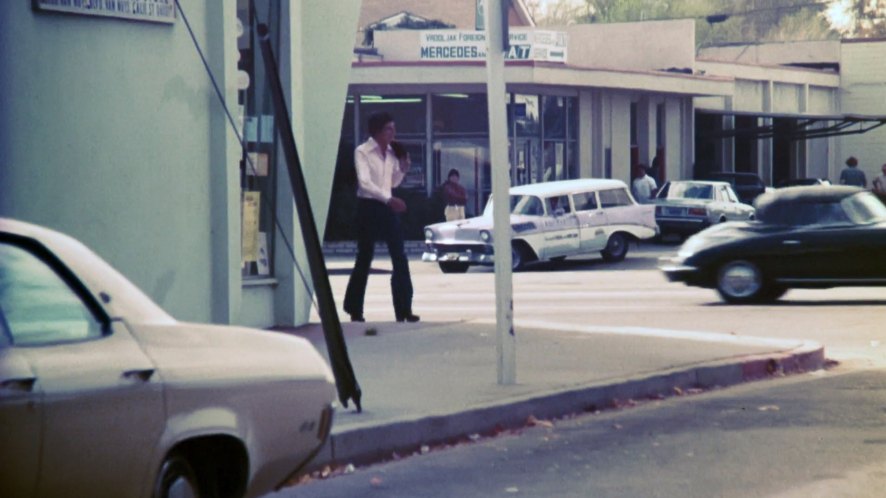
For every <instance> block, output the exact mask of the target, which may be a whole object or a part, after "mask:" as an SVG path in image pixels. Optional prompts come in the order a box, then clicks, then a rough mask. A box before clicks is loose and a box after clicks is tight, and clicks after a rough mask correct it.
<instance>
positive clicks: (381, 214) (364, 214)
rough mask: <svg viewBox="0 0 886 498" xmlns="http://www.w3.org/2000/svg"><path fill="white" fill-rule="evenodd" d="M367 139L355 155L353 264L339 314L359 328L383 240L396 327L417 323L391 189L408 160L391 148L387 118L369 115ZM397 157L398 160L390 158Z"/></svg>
mask: <svg viewBox="0 0 886 498" xmlns="http://www.w3.org/2000/svg"><path fill="white" fill-rule="evenodd" d="M368 128H369V135H370V137H369V139H367V140H366V142H364V143H362V144H360V145H359V146H358V147H357V149H356V151H354V164H355V167H356V169H357V216H356V230H357V258H356V260H355V261H354V270H353V271H352V272H351V277H350V279H349V280H348V287H347V290H346V291H345V302H344V309H345V312H347V313H348V314H349V315H351V321H352V322H364V321H366V319H365V318H364V316H363V301H364V297H365V294H366V283H367V280H368V279H369V269H370V265H371V264H372V258H373V256H374V255H375V242H376V241H377V240H379V239H380V240H384V241H385V244H386V245H387V246H388V253H389V254H390V255H391V263H392V265H393V273H392V274H391V297H392V299H393V302H394V316H395V318H396V320H397V321H398V322H417V321H419V317H418V316H416V315H414V314H413V313H412V278H411V276H410V275H409V260H408V259H407V258H406V251H405V249H404V247H403V232H402V230H401V228H400V214H401V213H404V212H406V203H405V202H403V200H402V199H400V198H398V197H394V196H393V195H392V193H391V189H393V188H395V187H397V186H398V185H400V183H401V182H402V181H403V178H405V177H406V173H407V172H408V171H409V166H410V164H411V162H410V159H409V154H408V153H407V152H406V150H405V149H403V148H402V146H400V145H398V144H397V143H396V142H394V137H395V136H396V133H397V131H396V126H395V125H394V118H393V116H391V115H390V114H389V113H387V112H378V113H373V114H372V115H370V116H369V122H368ZM395 147H396V150H398V151H400V152H399V157H398V154H397V153H396V152H395Z"/></svg>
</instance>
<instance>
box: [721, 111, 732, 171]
mask: <svg viewBox="0 0 886 498" xmlns="http://www.w3.org/2000/svg"><path fill="white" fill-rule="evenodd" d="M723 109H724V110H726V111H731V110H732V97H724V98H723ZM734 129H735V116H734V115H733V114H724V115H723V131H724V132H728V131H731V130H734ZM720 164H721V165H722V167H721V169H722V170H723V171H735V137H725V138H723V139H721V148H720Z"/></svg>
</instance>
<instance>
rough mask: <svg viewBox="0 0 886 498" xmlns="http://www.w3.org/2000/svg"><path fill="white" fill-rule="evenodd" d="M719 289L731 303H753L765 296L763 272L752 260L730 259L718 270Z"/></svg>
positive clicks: (722, 295) (723, 296) (721, 294)
mask: <svg viewBox="0 0 886 498" xmlns="http://www.w3.org/2000/svg"><path fill="white" fill-rule="evenodd" d="M717 291H718V292H719V293H720V296H721V297H722V298H723V299H724V300H725V301H726V302H729V303H736V304H740V303H751V302H755V301H759V300H761V299H762V298H764V297H765V286H764V284H763V272H761V271H760V268H758V267H757V265H755V264H754V263H751V262H750V261H743V260H737V261H730V262H729V263H726V264H725V265H723V266H722V267H721V268H720V271H718V272H717Z"/></svg>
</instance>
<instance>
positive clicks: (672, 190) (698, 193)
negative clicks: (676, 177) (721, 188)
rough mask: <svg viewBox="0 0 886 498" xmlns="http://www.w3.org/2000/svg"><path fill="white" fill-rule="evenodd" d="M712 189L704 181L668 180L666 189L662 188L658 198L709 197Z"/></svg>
mask: <svg viewBox="0 0 886 498" xmlns="http://www.w3.org/2000/svg"><path fill="white" fill-rule="evenodd" d="M713 194H714V189H713V187H711V186H710V185H707V184H704V183H692V182H670V183H669V184H668V186H667V189H662V192H661V193H660V194H659V196H658V197H659V198H660V199H661V198H666V199H711V198H713Z"/></svg>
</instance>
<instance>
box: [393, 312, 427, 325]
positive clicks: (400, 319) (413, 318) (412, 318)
mask: <svg viewBox="0 0 886 498" xmlns="http://www.w3.org/2000/svg"><path fill="white" fill-rule="evenodd" d="M419 320H421V317H420V316H418V315H413V314H412V313H410V314H408V315H403V316H398V317H397V321H398V322H409V323H415V322H417V321H419Z"/></svg>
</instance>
